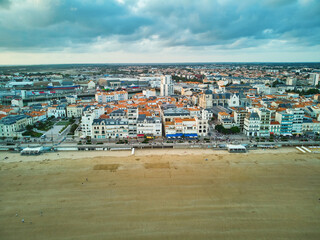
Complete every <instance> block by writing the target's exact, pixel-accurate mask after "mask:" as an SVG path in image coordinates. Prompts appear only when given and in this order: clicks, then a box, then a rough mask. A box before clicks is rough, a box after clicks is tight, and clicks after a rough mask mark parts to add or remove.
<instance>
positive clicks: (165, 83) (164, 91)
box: [160, 75, 174, 96]
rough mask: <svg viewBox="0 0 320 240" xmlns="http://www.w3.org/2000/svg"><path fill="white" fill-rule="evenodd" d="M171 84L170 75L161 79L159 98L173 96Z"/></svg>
mask: <svg viewBox="0 0 320 240" xmlns="http://www.w3.org/2000/svg"><path fill="white" fill-rule="evenodd" d="M173 94H174V92H173V83H172V77H171V75H165V76H162V77H161V85H160V96H171V95H173Z"/></svg>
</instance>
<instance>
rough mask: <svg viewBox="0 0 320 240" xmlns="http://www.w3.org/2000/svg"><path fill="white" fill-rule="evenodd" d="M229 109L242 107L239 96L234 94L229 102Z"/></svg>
mask: <svg viewBox="0 0 320 240" xmlns="http://www.w3.org/2000/svg"><path fill="white" fill-rule="evenodd" d="M228 106H229V107H239V106H240V98H239V96H238V95H237V94H232V95H231V97H230V99H229V101H228Z"/></svg>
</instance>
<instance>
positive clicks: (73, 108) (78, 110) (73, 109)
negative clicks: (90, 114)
mask: <svg viewBox="0 0 320 240" xmlns="http://www.w3.org/2000/svg"><path fill="white" fill-rule="evenodd" d="M82 111H83V106H81V105H75V104H71V105H68V106H67V117H68V118H72V117H74V118H80V117H81V116H82Z"/></svg>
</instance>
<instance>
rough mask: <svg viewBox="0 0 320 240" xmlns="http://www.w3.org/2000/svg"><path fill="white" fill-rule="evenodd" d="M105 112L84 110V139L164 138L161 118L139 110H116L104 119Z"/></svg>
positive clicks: (93, 109)
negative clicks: (148, 136) (147, 136)
mask: <svg viewBox="0 0 320 240" xmlns="http://www.w3.org/2000/svg"><path fill="white" fill-rule="evenodd" d="M103 113H104V110H103V109H102V108H97V107H87V109H84V111H83V116H82V118H81V133H82V136H83V137H87V136H89V137H91V138H94V139H110V138H112V139H114V138H119V139H123V138H127V137H141V136H144V135H150V136H153V137H159V136H162V121H161V118H160V117H151V116H146V115H145V114H139V109H138V108H136V107H130V108H128V109H125V110H124V109H116V110H114V111H112V112H111V113H110V114H108V115H104V117H108V118H103V119H102V118H100V117H102V115H103Z"/></svg>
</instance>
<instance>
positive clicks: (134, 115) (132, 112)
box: [127, 107, 139, 137]
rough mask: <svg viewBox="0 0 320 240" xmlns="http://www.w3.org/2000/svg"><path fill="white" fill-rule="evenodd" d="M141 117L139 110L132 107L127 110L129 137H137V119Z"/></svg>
mask: <svg viewBox="0 0 320 240" xmlns="http://www.w3.org/2000/svg"><path fill="white" fill-rule="evenodd" d="M138 117H139V109H138V108H136V107H131V108H128V109H127V118H128V125H129V137H137V119H138Z"/></svg>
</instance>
